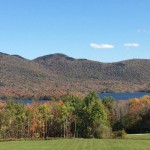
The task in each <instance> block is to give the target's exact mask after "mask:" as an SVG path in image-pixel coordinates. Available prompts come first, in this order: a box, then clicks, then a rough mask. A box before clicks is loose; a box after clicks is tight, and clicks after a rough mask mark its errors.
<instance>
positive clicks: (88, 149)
mask: <svg viewBox="0 0 150 150" xmlns="http://www.w3.org/2000/svg"><path fill="white" fill-rule="evenodd" d="M149 149H150V140H128V139H125V140H116V139H110V140H106V139H104V140H102V139H100V140H98V139H57V140H46V141H44V140H43V141H11V142H0V150H149Z"/></svg>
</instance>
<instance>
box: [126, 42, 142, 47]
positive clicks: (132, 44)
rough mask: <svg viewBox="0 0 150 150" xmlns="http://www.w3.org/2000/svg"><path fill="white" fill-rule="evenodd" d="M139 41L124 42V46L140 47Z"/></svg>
mask: <svg viewBox="0 0 150 150" xmlns="http://www.w3.org/2000/svg"><path fill="white" fill-rule="evenodd" d="M139 46H140V44H139V43H126V44H124V47H139Z"/></svg>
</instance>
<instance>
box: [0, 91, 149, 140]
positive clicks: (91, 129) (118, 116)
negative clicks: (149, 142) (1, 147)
mask: <svg viewBox="0 0 150 150" xmlns="http://www.w3.org/2000/svg"><path fill="white" fill-rule="evenodd" d="M124 130H125V131H126V132H129V133H139V132H150V96H145V97H143V98H141V99H136V98H135V99H131V100H128V101H115V100H114V99H113V98H112V97H104V98H103V99H102V100H100V98H99V96H98V95H97V94H96V93H95V92H90V93H89V94H87V95H86V96H85V97H83V98H81V97H78V96H75V95H69V94H68V95H64V96H61V97H59V98H57V99H54V100H51V101H49V102H45V103H41V104H40V103H32V104H28V105H25V104H23V103H16V102H13V101H8V102H1V103H0V138H1V139H20V138H44V139H46V138H51V137H64V138H68V137H81V138H112V137H116V136H120V135H119V134H116V133H117V132H119V133H120V131H124Z"/></svg>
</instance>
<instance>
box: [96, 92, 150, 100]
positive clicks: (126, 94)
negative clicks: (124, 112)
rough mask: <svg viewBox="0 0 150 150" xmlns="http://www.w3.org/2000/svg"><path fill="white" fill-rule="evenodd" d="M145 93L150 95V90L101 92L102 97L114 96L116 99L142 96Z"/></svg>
mask: <svg viewBox="0 0 150 150" xmlns="http://www.w3.org/2000/svg"><path fill="white" fill-rule="evenodd" d="M145 95H149V96H150V92H133V93H129V92H127V93H100V94H99V96H100V98H101V99H103V97H105V96H112V97H113V98H114V99H115V100H128V99H130V98H141V97H143V96H145Z"/></svg>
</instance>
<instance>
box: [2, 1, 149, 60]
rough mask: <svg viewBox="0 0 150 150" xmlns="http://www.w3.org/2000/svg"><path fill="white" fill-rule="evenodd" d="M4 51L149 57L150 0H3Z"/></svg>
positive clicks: (94, 57)
mask: <svg viewBox="0 0 150 150" xmlns="http://www.w3.org/2000/svg"><path fill="white" fill-rule="evenodd" d="M0 52H4V53H9V54H19V55H21V56H23V57H25V58H28V59H33V58H36V57H38V56H42V55H47V54H53V53H64V54H67V55H69V56H72V57H75V58H87V59H91V60H96V61H101V62H115V61H120V60H125V59H132V58H143V59H150V0H0Z"/></svg>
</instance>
